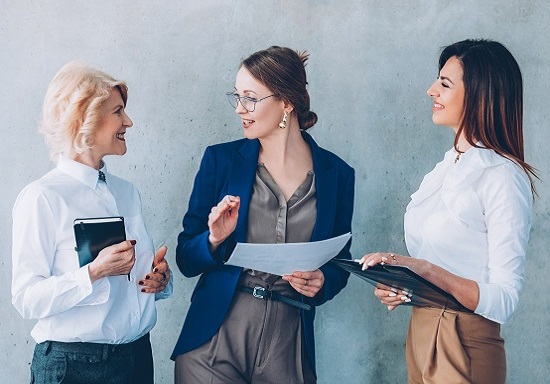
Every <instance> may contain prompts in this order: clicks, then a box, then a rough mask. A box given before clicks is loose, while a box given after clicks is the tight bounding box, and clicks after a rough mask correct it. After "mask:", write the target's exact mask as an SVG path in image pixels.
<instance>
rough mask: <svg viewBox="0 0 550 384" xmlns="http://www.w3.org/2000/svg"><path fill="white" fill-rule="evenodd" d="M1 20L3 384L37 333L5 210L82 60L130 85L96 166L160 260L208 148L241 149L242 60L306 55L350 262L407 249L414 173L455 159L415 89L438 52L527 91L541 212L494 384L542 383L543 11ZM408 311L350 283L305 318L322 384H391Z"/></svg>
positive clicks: (364, 7)
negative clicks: (502, 378)
mask: <svg viewBox="0 0 550 384" xmlns="http://www.w3.org/2000/svg"><path fill="white" fill-rule="evenodd" d="M1 3H2V4H1V6H0V59H1V60H0V63H1V64H0V67H1V70H0V116H2V123H1V124H0V137H2V143H3V144H2V145H3V150H2V151H1V152H0V170H1V174H2V188H1V192H0V193H1V196H0V232H1V233H3V234H4V237H3V241H1V242H0V265H1V267H2V270H3V271H4V278H3V279H0V306H1V307H2V308H3V309H2V312H1V314H0V329H1V332H0V346H1V349H2V351H4V353H3V354H1V355H0V377H1V378H2V379H0V381H1V382H5V383H25V382H28V379H29V370H28V367H29V364H30V361H31V355H32V350H33V347H34V341H33V340H32V338H31V337H30V330H31V329H32V327H33V324H34V321H26V320H22V319H21V317H20V316H19V314H18V313H17V311H16V310H15V309H14V308H13V306H12V305H11V294H10V279H11V208H12V206H13V203H14V201H15V198H16V196H17V194H18V192H19V191H20V190H21V189H22V188H23V187H24V186H25V185H26V184H27V183H29V182H31V181H32V180H35V179H37V178H38V177H40V176H41V175H42V174H44V173H45V172H47V171H48V170H49V169H51V168H52V167H53V164H52V163H51V162H50V161H49V159H48V153H47V150H46V147H45V145H44V143H43V140H42V137H40V135H39V134H38V133H37V125H38V121H39V119H40V108H41V104H42V100H43V97H44V94H45V91H46V87H47V85H48V83H49V81H50V80H51V78H52V77H53V75H54V74H55V73H56V72H57V70H58V69H59V68H61V66H62V65H63V64H65V63H66V62H67V61H69V60H72V59H75V58H79V59H82V60H84V61H86V62H87V63H88V64H90V65H92V66H95V67H98V68H101V69H103V70H105V71H106V72H108V73H111V74H113V75H114V76H115V77H118V78H122V79H125V80H126V81H127V82H128V85H129V88H130V96H129V104H128V107H127V112H128V114H129V115H130V117H131V118H132V119H133V121H134V127H133V128H132V129H130V130H129V133H128V134H127V135H126V138H127V143H128V147H129V150H128V153H127V154H126V155H125V156H123V157H110V158H108V159H107V162H108V164H109V168H110V170H111V171H112V172H113V173H116V174H119V175H121V176H123V177H125V178H127V179H129V180H131V181H132V182H134V183H135V184H136V185H137V187H138V188H139V190H140V191H141V194H142V199H143V205H144V214H145V218H146V222H147V225H148V228H149V229H150V231H151V233H152V235H153V237H154V239H155V242H156V243H157V244H161V243H165V244H166V245H168V247H169V248H170V251H169V256H168V258H169V262H171V264H172V267H173V268H176V265H175V260H174V249H175V245H176V244H175V243H176V237H177V234H178V233H179V231H180V226H181V224H180V221H181V217H182V215H183V213H184V211H185V209H186V207H187V201H188V198H189V194H190V190H191V187H192V183H193V178H194V175H195V172H196V171H197V168H198V163H199V161H200V158H201V155H202V152H203V150H204V148H205V147H206V145H209V144H213V143H218V142H222V141H227V140H232V139H237V138H240V137H241V128H240V126H239V121H238V119H237V117H236V116H235V115H234V113H233V111H232V110H231V108H230V106H229V105H228V103H227V101H226V100H225V97H224V92H226V91H228V90H231V89H232V88H233V84H234V76H235V74H236V71H237V69H238V64H239V62H240V60H241V59H242V58H243V57H246V56H248V55H249V54H250V53H252V52H254V51H256V50H259V49H263V48H266V47H268V46H270V45H286V46H290V47H293V48H295V49H300V50H304V49H307V50H308V51H309V52H310V53H311V58H310V63H309V65H308V67H307V70H308V75H309V79H308V80H309V90H310V93H311V98H312V110H313V111H315V112H317V114H318V115H319V123H318V124H317V125H316V126H315V127H314V128H313V129H312V130H311V133H312V134H313V135H314V137H315V138H316V140H317V141H318V143H319V144H320V145H321V146H324V147H326V148H328V149H330V150H332V151H334V152H335V153H337V154H338V155H340V156H341V157H342V158H343V159H345V160H346V161H348V162H349V163H350V164H351V165H352V166H353V167H354V168H355V169H356V176H357V186H356V201H355V204H356V210H355V216H354V223H353V226H354V237H353V246H352V251H353V254H354V256H356V257H359V256H361V255H362V254H363V253H365V252H372V251H378V250H384V251H390V250H391V251H394V252H399V253H406V249H405V245H404V241H403V230H402V225H403V223H402V218H403V213H404V210H405V206H406V205H407V203H408V201H409V196H410V194H411V193H412V192H414V190H415V189H416V188H417V187H418V185H419V184H420V181H421V180H422V176H423V175H424V174H425V173H426V172H427V171H429V170H430V169H431V168H432V167H433V166H434V164H435V163H436V162H437V161H439V160H440V159H441V158H442V156H443V153H444V152H445V151H446V150H447V149H449V148H450V147H451V145H452V135H451V131H450V130H449V129H447V128H444V127H438V126H435V125H434V124H433V123H432V122H431V104H430V100H429V98H428V97H427V96H426V92H425V91H426V89H427V88H428V87H429V85H430V84H431V83H432V82H433V81H434V79H435V77H436V76H437V58H438V55H439V51H440V47H442V46H444V45H447V44H450V43H453V42H455V41H458V40H461V39H464V38H470V37H486V38H493V39H496V40H499V41H501V42H503V43H504V44H505V45H507V46H508V48H509V49H510V50H511V51H512V52H513V53H514V55H515V56H516V58H517V60H518V62H519V63H520V66H521V67H522V70H523V74H524V80H525V147H526V157H527V160H528V161H529V162H531V163H532V164H533V165H534V166H535V167H537V168H538V169H539V171H540V175H541V177H542V178H543V182H542V183H539V184H538V192H539V198H538V199H537V201H536V204H535V208H534V209H535V211H534V222H533V230H532V235H531V241H530V246H529V253H528V260H527V263H526V273H525V284H524V289H523V291H522V293H521V297H520V298H521V300H520V305H519V308H518V310H517V312H516V314H515V315H514V317H513V318H512V320H511V321H510V322H509V323H508V324H506V325H505V326H504V327H503V331H502V333H503V335H504V337H505V339H506V349H507V359H508V382H509V383H542V382H547V380H548V376H549V373H550V370H549V367H548V361H549V357H550V330H549V328H548V320H549V319H550V304H549V303H550V301H549V300H548V299H547V297H546V295H547V294H548V292H550V282H549V279H548V275H549V272H550V268H549V265H548V261H547V260H548V248H549V247H548V246H549V240H548V234H549V233H550V231H549V224H550V220H549V219H550V217H549V216H550V194H549V192H548V188H547V187H546V185H547V184H546V182H547V180H548V179H549V178H550V169H549V162H548V157H547V143H548V117H547V111H548V100H550V94H549V93H550V91H549V90H550V87H549V86H548V79H549V78H550V65H549V64H548V63H549V62H550V45H549V44H548V41H547V37H548V36H549V35H550V31H549V25H550V7H548V4H547V2H546V1H543V0H533V1H513V2H510V1H509V2H502V1H499V0H486V1H483V2H481V1H474V0H464V1H460V2H458V1H446V0H445V1H437V2H436V1H429V0H416V1H392V2H380V1H373V0H348V1H335V0H333V1H329V0H316V1H293V0H279V1H246V0H203V1H198V2H197V1H189V0H183V1H182V0H180V1H175V0H165V1H150V0H133V1H128V0H127V1H116V2H113V1H107V0H97V1H83V0H74V1H57V2H40V1H32V0H20V1H17V2H16V1H10V2H9V1H7V0H2V1H1ZM194 283H195V280H194V279H185V278H183V277H182V275H181V274H180V273H179V272H177V274H176V281H175V284H176V286H175V295H174V297H173V298H172V299H170V300H165V301H162V302H159V303H158V309H159V321H158V323H157V326H156V327H155V329H154V330H153V332H152V341H153V348H154V354H155V365H156V378H157V383H161V384H164V383H171V382H172V381H173V363H172V362H171V361H170V360H169V355H170V353H171V351H172V348H173V346H174V343H175V339H176V337H177V335H178V334H179V331H180V328H181V325H182V323H183V319H184V316H185V313H186V311H187V308H188V305H189V297H190V294H191V290H192V288H193V286H194ZM408 318H409V310H408V309H407V308H400V309H398V310H396V311H395V312H391V313H388V312H387V310H386V309H385V308H384V307H383V306H381V305H380V304H379V303H378V302H377V300H376V299H375V298H374V296H373V295H372V288H371V287H370V286H368V285H367V284H366V283H364V282H362V281H359V280H357V279H355V278H353V277H351V278H350V283H349V285H348V287H347V288H346V289H345V290H344V291H343V292H342V293H341V294H340V295H339V296H337V297H336V299H335V300H333V301H332V302H330V303H328V304H326V305H324V306H322V307H320V308H319V310H318V317H317V320H316V330H317V356H318V361H317V368H318V373H319V383H336V382H339V383H372V384H374V383H376V384H380V383H405V382H406V370H405V357H404V345H405V335H406V331H407V325H408Z"/></svg>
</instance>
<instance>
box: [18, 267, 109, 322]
mask: <svg viewBox="0 0 550 384" xmlns="http://www.w3.org/2000/svg"><path fill="white" fill-rule="evenodd" d="M87 274H88V271H87V268H86V267H83V268H81V269H79V270H77V271H75V272H70V273H66V274H64V275H61V276H50V277H48V278H46V279H44V278H39V277H34V278H33V279H31V280H29V281H28V283H27V284H21V285H20V286H19V287H18V289H17V291H14V293H13V300H12V302H13V305H14V306H15V307H16V308H17V310H18V311H19V313H20V314H21V316H23V318H25V319H40V318H44V317H48V316H52V315H56V314H58V313H62V312H65V311H67V310H69V309H71V308H73V307H75V306H79V305H97V304H102V303H104V302H106V301H107V299H108V297H109V291H110V285H109V283H108V282H107V281H106V279H104V280H102V281H101V282H97V283H96V284H94V285H92V284H91V282H90V281H89V277H88V276H87Z"/></svg>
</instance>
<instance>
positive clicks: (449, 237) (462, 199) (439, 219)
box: [404, 148, 533, 324]
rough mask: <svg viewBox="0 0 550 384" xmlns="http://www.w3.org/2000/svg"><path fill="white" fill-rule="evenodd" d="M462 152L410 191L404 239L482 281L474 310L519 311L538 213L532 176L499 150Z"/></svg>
mask: <svg viewBox="0 0 550 384" xmlns="http://www.w3.org/2000/svg"><path fill="white" fill-rule="evenodd" d="M456 155H457V152H456V151H455V150H454V148H453V149H451V150H449V151H448V152H447V153H446V154H445V158H444V159H443V161H441V162H440V163H438V164H437V165H436V167H435V168H434V169H433V170H432V171H431V172H430V173H428V174H427V175H426V176H425V177H424V180H423V181H422V184H421V185H420V188H419V189H418V191H417V192H415V193H414V194H413V195H412V196H411V202H410V203H409V205H408V206H407V212H406V214H405V223H404V226H405V241H406V244H407V249H408V251H409V254H410V255H411V256H412V257H416V258H419V259H424V260H427V261H429V262H431V263H433V264H435V265H438V266H440V267H442V268H444V269H446V270H448V271H449V272H451V273H453V274H455V275H458V276H461V277H464V278H467V279H470V280H474V281H476V282H477V284H478V286H479V303H478V306H477V308H476V310H475V313H477V314H479V315H481V316H483V317H486V318H487V319H490V320H493V321H496V322H498V323H501V324H502V323H505V322H506V321H508V320H509V319H510V317H511V315H512V314H513V312H514V310H515V308H516V305H517V302H518V295H519V292H520V290H521V287H522V282H523V271H524V262H525V250H526V248H527V242H528V240H529V232H530V229H531V220H532V217H531V215H532V212H531V211H532V204H533V202H532V193H531V185H530V182H529V178H528V177H527V175H526V173H525V172H524V171H523V169H522V168H521V167H519V166H518V165H517V164H515V163H514V162H512V161H510V160H508V159H506V158H504V157H502V156H500V155H498V154H497V153H496V152H494V151H493V150H489V149H485V148H471V149H469V150H468V151H466V152H465V153H463V154H462V155H461V156H460V160H458V161H457V162H456V163H455V158H456Z"/></svg>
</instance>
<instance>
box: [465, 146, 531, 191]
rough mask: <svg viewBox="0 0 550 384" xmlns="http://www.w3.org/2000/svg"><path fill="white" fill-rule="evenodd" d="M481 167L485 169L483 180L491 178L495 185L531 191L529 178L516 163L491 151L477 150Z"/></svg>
mask: <svg viewBox="0 0 550 384" xmlns="http://www.w3.org/2000/svg"><path fill="white" fill-rule="evenodd" d="M476 151H477V152H478V153H477V158H478V162H479V166H480V167H481V168H482V169H483V175H484V176H485V177H484V178H483V179H487V178H489V179H490V180H491V183H492V184H494V185H500V186H505V185H509V186H511V185H516V186H517V187H519V188H521V189H524V190H525V191H527V192H529V193H530V191H531V184H530V182H529V177H528V176H527V174H526V173H525V171H524V170H523V168H522V167H520V166H519V165H518V164H517V163H516V162H514V161H513V160H510V159H508V158H506V157H503V156H501V155H499V154H498V153H496V152H495V151H493V150H491V149H484V148H476Z"/></svg>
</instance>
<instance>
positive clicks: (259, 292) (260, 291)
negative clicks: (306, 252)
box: [252, 285, 265, 299]
mask: <svg viewBox="0 0 550 384" xmlns="http://www.w3.org/2000/svg"><path fill="white" fill-rule="evenodd" d="M252 296H254V297H257V298H258V299H263V298H264V297H265V288H264V287H260V286H258V285H257V286H255V287H254V290H253V291H252Z"/></svg>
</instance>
